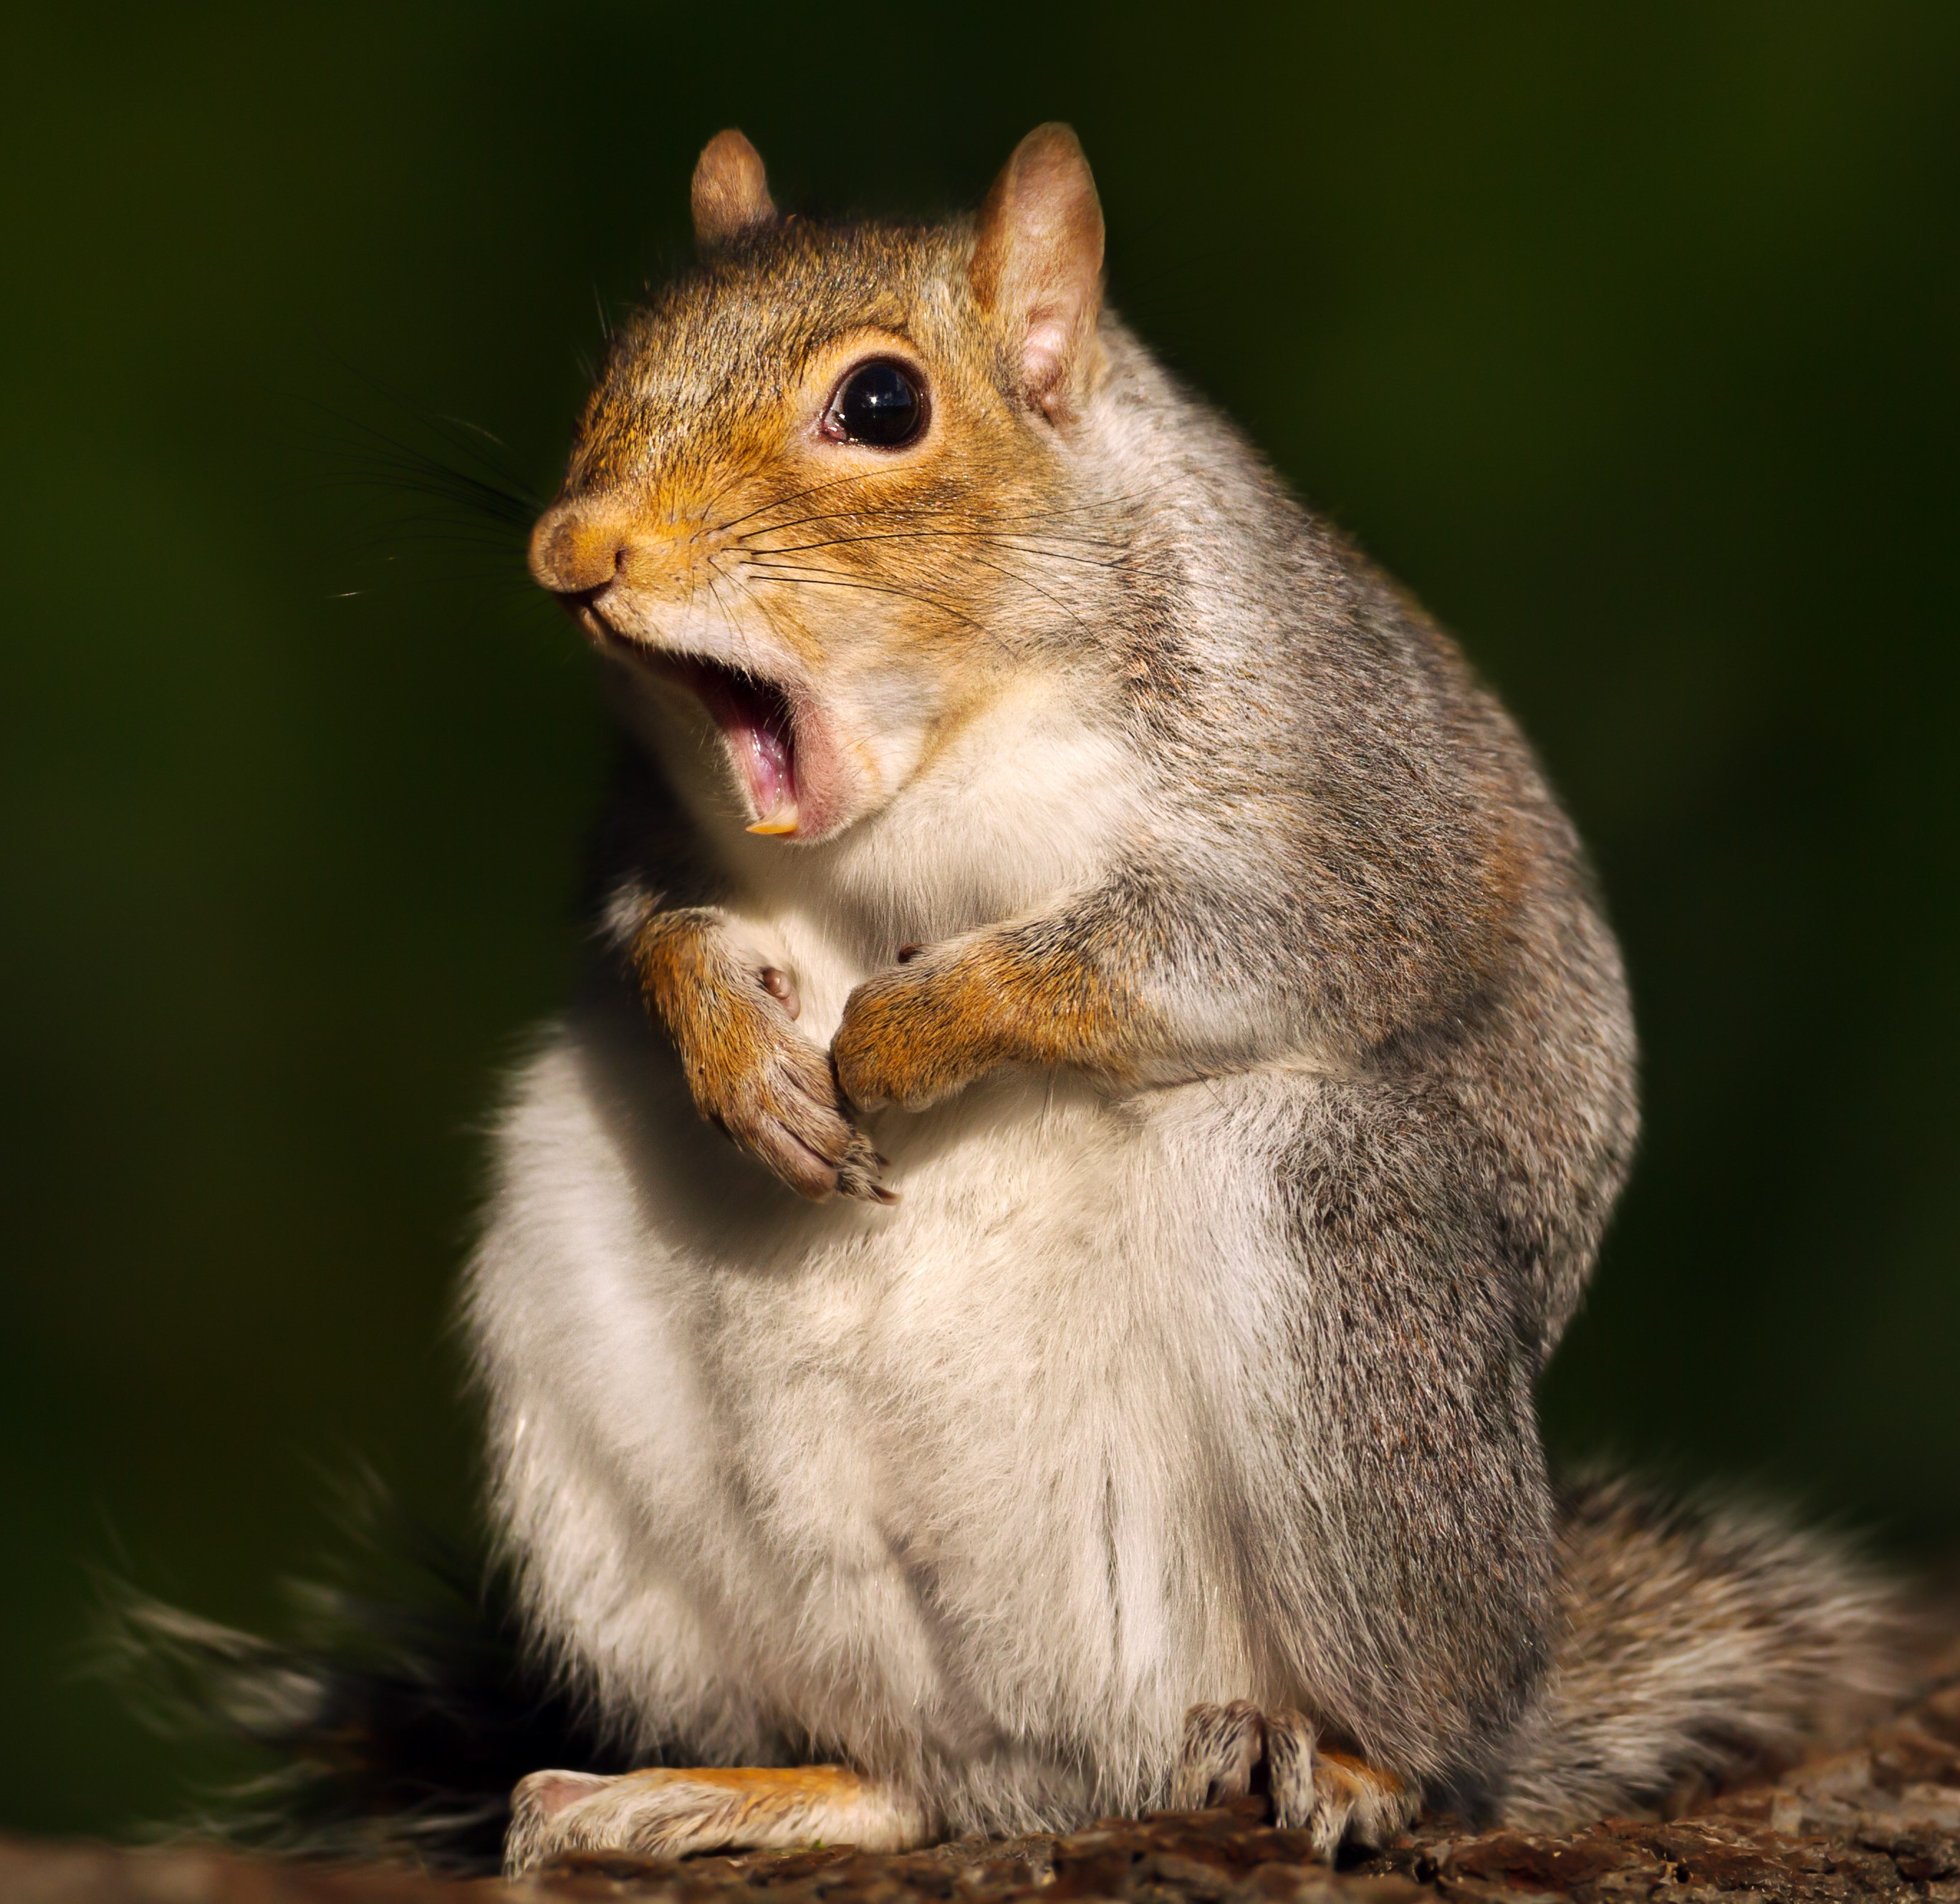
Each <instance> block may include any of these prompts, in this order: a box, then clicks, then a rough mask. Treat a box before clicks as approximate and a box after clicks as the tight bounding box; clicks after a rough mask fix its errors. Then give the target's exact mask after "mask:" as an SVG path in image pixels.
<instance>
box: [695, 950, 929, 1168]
mask: <svg viewBox="0 0 1960 1904" xmlns="http://www.w3.org/2000/svg"><path fill="white" fill-rule="evenodd" d="M769 976H770V974H768V973H767V972H765V974H762V976H761V977H760V978H759V981H758V984H757V986H756V992H755V993H754V995H753V996H752V997H743V996H742V995H741V994H740V993H735V994H733V996H730V997H727V998H725V999H724V1003H723V1009H722V1010H721V1012H720V1013H719V1014H718V1019H719V1023H718V1027H717V1029H718V1031H719V1032H720V1034H721V1035H719V1036H708V1037H702V1038H698V1039H697V1040H695V1041H694V1048H693V1049H692V1051H690V1052H689V1053H687V1054H686V1055H685V1058H684V1062H685V1065H686V1071H687V1076H688V1082H689V1086H690V1087H691V1088H692V1090H693V1092H694V1101H695V1105H696V1107H697V1108H698V1109H699V1111H700V1112H701V1114H702V1116H703V1117H705V1118H707V1119H708V1120H709V1122H710V1123H711V1124H714V1125H716V1126H717V1127H718V1128H719V1129H721V1130H723V1131H724V1132H726V1133H727V1135H728V1136H730V1137H731V1138H733V1140H734V1141H735V1142H736V1143H737V1144H739V1145H740V1146H741V1147H742V1149H744V1150H746V1152H748V1153H749V1155H751V1156H752V1157H753V1158H755V1159H756V1160H757V1161H758V1162H761V1163H763V1164H766V1165H768V1168H770V1169H771V1170H772V1171H775V1174H776V1175H778V1177H780V1178H781V1179H782V1180H783V1181H784V1183H786V1184H788V1185H789V1187H791V1189H792V1190H795V1191H796V1192H797V1194H799V1195H800V1196H803V1197H809V1198H810V1200H812V1201H813V1202H815V1203H822V1202H823V1201H824V1200H826V1199H827V1198H828V1197H831V1196H832V1195H841V1196H845V1197H857V1198H859V1199H861V1200H864V1201H866V1202H870V1203H896V1202H897V1201H898V1199H897V1197H896V1196H895V1195H894V1194H893V1192H891V1191H890V1190H887V1189H886V1187H884V1185H883V1184H882V1183H880V1181H879V1180H878V1178H879V1172H880V1170H881V1169H882V1168H883V1165H884V1159H883V1158H882V1157H880V1155H878V1153H877V1151H876V1150H874V1149H873V1148H872V1146H871V1140H870V1138H868V1137H867V1136H865V1135H864V1132H862V1131H861V1130H858V1128H857V1127H855V1126H854V1124H852V1123H851V1120H850V1118H849V1117H848V1115H847V1114H846V1113H845V1107H844V1105H843V1104H842V1102H841V1101H840V1100H839V1098H838V1093H837V1083H836V1080H835V1077H834V1076H832V1072H831V1068H830V1064H829V1060H828V1059H827V1058H826V1056H825V1054H824V1053H823V1051H822V1049H821V1048H820V1047H818V1046H817V1045H815V1044H812V1043H811V1042H810V1040H809V1039H808V1038H805V1037H804V1036H803V1034H802V1033H801V1032H800V1031H797V1030H796V1029H795V1028H794V1026H793V1025H792V1024H791V1022H790V1018H789V1014H788V1012H787V1011H785V1010H784V1008H783V1006H782V1005H781V1003H778V1000H777V998H776V997H775V996H774V995H773V994H772V990H771V987H769V984H768V979H769Z"/></svg>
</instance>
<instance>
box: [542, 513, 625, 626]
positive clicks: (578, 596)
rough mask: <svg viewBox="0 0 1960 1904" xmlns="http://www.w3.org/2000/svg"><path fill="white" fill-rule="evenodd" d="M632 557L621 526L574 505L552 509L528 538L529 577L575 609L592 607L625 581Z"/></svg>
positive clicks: (616, 522)
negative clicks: (595, 517)
mask: <svg viewBox="0 0 1960 1904" xmlns="http://www.w3.org/2000/svg"><path fill="white" fill-rule="evenodd" d="M632 559H633V538H632V535H631V534H630V533H629V532H628V531H627V529H626V528H625V526H624V525H622V523H619V521H618V520H616V519H615V520H613V521H612V522H610V523H609V522H607V521H606V520H604V519H603V517H601V518H600V519H598V520H595V519H594V517H593V514H592V513H590V512H589V511H587V510H583V509H581V508H578V507H575V506H566V505H561V506H560V507H559V508H558V509H556V510H552V512H551V513H549V514H548V515H546V517H545V519H544V520H543V521H542V522H540V523H539V524H538V526H537V528H536V529H535V530H534V531H533V534H532V538H531V573H532V574H533V576H535V577H536V579H537V580H539V582H540V583H543V586H545V587H546V588H548V589H549V590H550V591H551V592H552V594H554V595H555V596H558V598H559V599H561V600H562V601H564V602H566V603H568V605H570V606H574V607H590V606H591V605H592V603H593V601H594V600H595V599H597V597H598V596H599V595H600V594H601V593H603V591H604V590H606V589H608V588H609V587H610V586H612V585H613V583H615V582H616V581H622V580H625V577H626V576H627V573H628V569H629V568H630V567H631V565H632Z"/></svg>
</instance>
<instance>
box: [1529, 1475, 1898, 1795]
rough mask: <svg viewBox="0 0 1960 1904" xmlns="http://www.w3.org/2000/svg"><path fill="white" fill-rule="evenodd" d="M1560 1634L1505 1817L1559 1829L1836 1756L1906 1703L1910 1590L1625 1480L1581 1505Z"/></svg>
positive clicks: (1769, 1519)
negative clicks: (1872, 1722) (1892, 1707)
mask: <svg viewBox="0 0 1960 1904" xmlns="http://www.w3.org/2000/svg"><path fill="white" fill-rule="evenodd" d="M1560 1550H1561V1552H1560V1559H1561V1569H1560V1571H1561V1594H1562V1599H1563V1603H1564V1604H1563V1608H1562V1613H1563V1618H1562V1621H1561V1628H1562V1630H1561V1633H1560V1635H1559V1638H1558V1641H1557V1642H1556V1644H1555V1646H1554V1654H1553V1658H1552V1664H1551V1674H1550V1676H1549V1677H1548V1680H1547V1682H1546V1685H1545V1692H1544V1694H1543V1696H1542V1698H1541V1699H1540V1701H1539V1702H1538V1706H1537V1707H1536V1709H1535V1710H1534V1712H1532V1715H1531V1716H1530V1717H1529V1718H1528V1719H1527V1720H1526V1723H1525V1725H1524V1727H1523V1730H1522V1731H1521V1733H1520V1734H1519V1737H1518V1740H1517V1742H1516V1750H1515V1752H1514V1753H1513V1756H1512V1759H1511V1766H1510V1775H1509V1777H1508V1779H1507V1787H1506V1790H1505V1792H1504V1794H1503V1798H1502V1801H1501V1802H1500V1805H1499V1807H1498V1809H1499V1810H1500V1814H1501V1815H1502V1817H1503V1820H1504V1821H1505V1822H1506V1823H1509V1824H1513V1825H1516V1826H1521V1827H1523V1828H1526V1829H1534V1830H1543V1831H1556V1830H1561V1829H1568V1828H1570V1827H1572V1826H1576V1825H1577V1824H1580V1823H1583V1822H1586V1821H1589V1820H1593V1819H1596V1818H1599V1817H1604V1816H1605V1815H1606V1814H1608V1813H1612V1812H1615V1811H1622V1812H1623V1811H1625V1810H1629V1809H1644V1808H1650V1807H1666V1805H1667V1804H1669V1801H1672V1800H1674V1799H1677V1798H1680V1797H1682V1796H1683V1795H1685V1794H1688V1793H1690V1792H1691V1791H1693V1790H1694V1789H1695V1788H1698V1787H1699V1786H1701V1785H1704V1784H1707V1783H1709V1782H1713V1781H1715V1780H1717V1779H1720V1778H1733V1777H1735V1776H1736V1775H1739V1774H1741V1773H1744V1772H1748V1771H1751V1770H1754V1769H1758V1768H1759V1767H1760V1768H1768V1767H1770V1766H1774V1765H1776V1764H1777V1763H1787V1762H1788V1761H1789V1760H1790V1759H1793V1758H1795V1757H1796V1756H1799V1755H1800V1754H1801V1753H1803V1751H1804V1750H1806V1749H1807V1748H1809V1747H1813V1746H1818V1745H1824V1744H1828V1743H1831V1742H1832V1741H1833V1740H1834V1739H1836V1738H1838V1737H1841V1736H1843V1735H1844V1734H1845V1733H1847V1731H1849V1730H1850V1728H1851V1727H1852V1726H1853V1725H1854V1724H1856V1723H1857V1721H1859V1720H1860V1719H1863V1718H1869V1717H1870V1716H1871V1715H1872V1713H1873V1711H1874V1710H1875V1709H1878V1708H1879V1707H1882V1705H1885V1704H1887V1703H1889V1702H1892V1701H1893V1700H1895V1699H1897V1698H1898V1696H1899V1695H1900V1694H1901V1692H1902V1691H1903V1689H1904V1683H1905V1680H1906V1679H1907V1677H1908V1667H1907V1662H1908V1658H1909V1647H1908V1623H1907V1621H1906V1619H1905V1616H1904V1607H1903V1603H1902V1597H1901V1594H1900V1592H1899V1591H1898V1588H1897V1587H1896V1586H1895V1585H1894V1584H1893V1583H1892V1582H1891V1581H1888V1580H1887V1578H1885V1576H1884V1575H1882V1573H1881V1572H1879V1570H1878V1569H1876V1568H1874V1567H1872V1566H1870V1565H1867V1564H1866V1562H1864V1561H1863V1560H1861V1559H1859V1558H1858V1557H1857V1556H1856V1555H1855V1554H1853V1553H1852V1552H1851V1551H1850V1549H1849V1548H1848V1547H1847V1546H1844V1544H1842V1543H1839V1542H1837V1541H1834V1540H1831V1539H1830V1538H1829V1537H1826V1536H1825V1535H1822V1534H1816V1533H1812V1532H1809V1531H1803V1530H1802V1529H1799V1528H1798V1527H1795V1526H1793V1525H1792V1524H1790V1523H1788V1522H1787V1521H1782V1520H1780V1519H1778V1518H1776V1517H1775V1516H1774V1515H1771V1514H1768V1513H1765V1512H1763V1511H1758V1510H1756V1509H1753V1508H1745V1507H1741V1506H1738V1505H1733V1504H1726V1503H1722V1502H1714V1501H1710V1500H1706V1499H1702V1500H1694V1499H1691V1500H1688V1501H1685V1502H1684V1501H1680V1500H1670V1499H1665V1498H1663V1497H1662V1496H1658V1495H1656V1494H1652V1493H1649V1492H1645V1491H1643V1489H1640V1488H1638V1487H1636V1486H1634V1485H1632V1484H1631V1483H1628V1482H1625V1481H1621V1480H1609V1479H1604V1478H1600V1477H1597V1476H1594V1477H1590V1478H1587V1479H1585V1480H1580V1481H1579V1482H1577V1483H1575V1484H1573V1485H1572V1486H1569V1487H1568V1488H1567V1489H1566V1490H1565V1499H1564V1515H1563V1520H1562V1524H1561V1533H1560Z"/></svg>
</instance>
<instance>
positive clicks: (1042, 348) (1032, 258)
mask: <svg viewBox="0 0 1960 1904" xmlns="http://www.w3.org/2000/svg"><path fill="white" fill-rule="evenodd" d="M972 285H973V294H974V296H975V298H977V299H978V301H979V304H980V306H981V307H982V310H987V311H989V312H991V313H993V314H994V316H996V317H998V318H1000V319H1003V320H1004V322H1005V323H1006V324H1007V326H1008V329H1009V334H1010V342H1011V345H1012V347H1014V348H1018V350H1019V351H1020V371H1021V376H1022V379H1023V393H1024V394H1025V395H1026V397H1027V399H1028V400H1029V402H1031V403H1033V405H1035V406H1036V408H1038V409H1039V410H1040V411H1042V412H1043V413H1044V414H1045V415H1047V416H1048V417H1049V418H1051V419H1052V420H1053V421H1055V422H1058V423H1059V422H1062V421H1066V419H1067V418H1069V417H1070V416H1071V415H1074V413H1075V412H1076V411H1077V408H1079V407H1080V404H1081V402H1082V400H1083V398H1084V397H1085V396H1087V394H1088V392H1089V388H1090V384H1091V383H1093V380H1094V377H1095V374H1096V370H1097V367H1098V366H1099V364H1100V361H1101V351H1100V348H1099V346H1098V345H1097V343H1096V318H1097V316H1099V314H1100V313H1101V310H1102V308H1103V208H1102V206H1101V205H1099V203H1098V202H1097V201H1096V181H1095V180H1094V179H1093V177H1092V176H1090V170H1089V161H1087V159H1086V158H1084V157H1083V156H1082V144H1081V141H1080V140H1079V139H1077V138H1076V136H1075V135H1074V132H1072V131H1071V130H1070V129H1069V128H1068V126H1059V125H1049V126H1036V128H1035V129H1034V130H1033V132H1030V133H1029V135H1027V137H1026V138H1024V139H1023V140H1022V141H1021V142H1020V145H1017V146H1016V147H1015V148H1014V151H1013V157H1011V158H1010V159H1009V160H1008V161H1007V164H1006V166H1005V167H1004V168H1003V169H1002V170H1001V176H999V177H998V179H996V180H994V189H993V190H992V191H991V192H988V194H987V202H986V204H985V205H983V206H982V208H981V211H980V230H979V237H978V241H977V242H976V243H975V246H974V248H973V263H972Z"/></svg>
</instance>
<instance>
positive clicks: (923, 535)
mask: <svg viewBox="0 0 1960 1904" xmlns="http://www.w3.org/2000/svg"><path fill="white" fill-rule="evenodd" d="M743 540H744V542H747V541H748V539H747V538H746V537H744V538H743ZM924 541H947V542H956V541H966V542H987V543H990V544H991V545H994V546H995V547H996V548H1009V549H1012V550H1013V551H1014V553H1015V554H1017V555H1034V556H1039V557H1040V558H1042V560H1043V561H1051V562H1078V563H1080V564H1082V565H1083V567H1087V568H1120V567H1122V565H1123V564H1124V562H1125V561H1126V560H1127V559H1128V558H1127V555H1125V556H1118V558H1115V560H1114V561H1098V560H1097V559H1096V557H1094V556H1093V555H1070V554H1068V553H1067V552H1066V551H1064V550H1061V549H1055V548H1026V547H1023V545H1022V543H1021V542H1020V540H1018V539H1014V538H1011V537H1009V536H994V535H991V534H989V533H988V532H987V531H986V530H985V529H881V530H880V531H879V532H877V534H876V535H871V536H826V538H825V539H823V541H821V542H788V543H784V544H781V545H778V547H776V548H761V547H759V546H758V545H751V546H752V547H753V548H754V549H755V553H756V554H757V555H801V554H803V553H804V552H805V551H807V550H810V549H813V548H844V547H845V546H846V545H848V544H851V543H853V542H924Z"/></svg>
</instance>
